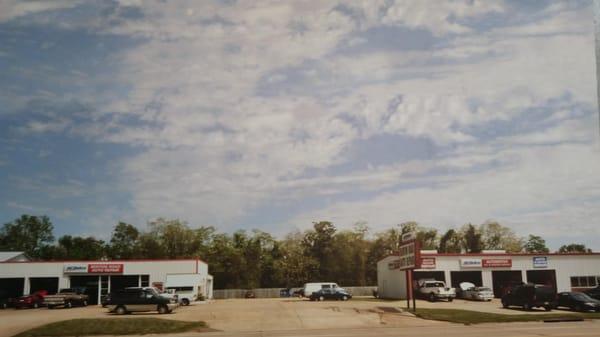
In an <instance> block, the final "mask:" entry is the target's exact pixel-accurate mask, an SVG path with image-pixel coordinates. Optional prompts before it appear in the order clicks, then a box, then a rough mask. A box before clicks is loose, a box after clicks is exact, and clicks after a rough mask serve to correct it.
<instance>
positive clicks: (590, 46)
mask: <svg viewBox="0 0 600 337" xmlns="http://www.w3.org/2000/svg"><path fill="white" fill-rule="evenodd" d="M593 31H594V27H593V17H592V10H591V2H589V1H565V2H557V1H548V2H546V1H477V0H475V1H449V2H441V1H412V2H411V1H387V0H386V1H368V2H358V1H356V2H355V1H343V2H340V1H319V2H315V1H308V2H303V1H295V2H277V1H248V2H246V1H213V2H210V1H202V2H199V1H189V2H163V1H136V0H128V1H103V2H89V1H81V2H79V1H53V2H47V1H39V2H38V1H25V2H24V1H12V0H8V1H3V2H2V3H0V102H1V103H2V104H0V175H1V176H2V179H0V216H1V220H2V221H10V220H12V219H13V218H15V217H17V216H19V215H20V214H22V213H28V214H47V215H48V216H50V217H51V219H52V220H53V222H54V224H55V227H56V233H57V234H58V235H61V234H66V233H70V234H82V235H95V236H98V237H102V238H106V237H107V236H108V235H109V233H110V230H111V228H112V227H113V226H114V225H115V224H116V222H118V221H127V222H131V223H134V224H136V225H138V226H140V227H142V228H143V227H144V226H145V224H146V222H147V221H149V220H151V219H153V218H155V217H159V216H162V217H167V218H180V219H183V220H186V221H188V222H189V223H190V225H192V226H200V225H213V226H216V227H217V228H218V229H219V230H222V231H233V230H235V229H240V228H241V229H253V228H258V229H262V230H266V231H269V232H272V233H275V234H276V235H284V234H285V233H287V232H290V231H292V230H295V229H300V230H303V229H306V228H308V227H310V225H311V222H312V221H317V220H331V221H333V222H334V223H335V224H336V225H337V226H338V227H340V228H350V227H352V225H353V224H354V223H356V222H359V221H360V222H363V221H364V222H367V223H368V225H369V226H370V227H371V228H372V230H373V231H381V230H385V229H387V228H391V227H392V226H394V225H396V224H398V223H401V222H404V221H409V220H414V221H417V222H419V223H421V224H423V225H424V226H431V227H435V228H438V229H439V230H445V229H447V228H450V227H455V226H461V225H463V224H464V223H467V222H471V223H476V224H479V223H483V222H485V221H488V220H496V221H499V222H500V223H502V224H505V225H508V226H510V227H512V228H513V229H514V230H515V231H516V232H517V233H518V234H519V235H523V236H526V235H528V234H530V233H533V234H541V235H542V236H544V237H545V238H546V239H547V240H548V242H549V243H550V245H551V246H552V247H553V248H557V247H558V246H559V245H560V244H561V243H570V242H583V243H585V244H587V245H589V246H591V247H593V248H595V249H600V239H599V238H600V226H599V223H598V219H600V188H599V187H600V176H599V175H598V174H597V172H600V153H599V152H600V148H599V142H598V113H597V100H596V96H595V92H596V79H595V58H594V36H593Z"/></svg>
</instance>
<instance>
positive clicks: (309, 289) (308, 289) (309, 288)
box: [302, 282, 339, 297]
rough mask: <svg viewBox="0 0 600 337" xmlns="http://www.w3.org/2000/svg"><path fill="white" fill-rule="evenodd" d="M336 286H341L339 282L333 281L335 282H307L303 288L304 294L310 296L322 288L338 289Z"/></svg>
mask: <svg viewBox="0 0 600 337" xmlns="http://www.w3.org/2000/svg"><path fill="white" fill-rule="evenodd" d="M336 288H339V286H338V285H337V283H333V282H314V283H305V284H304V287H303V290H302V296H305V297H310V295H311V294H312V293H313V292H315V291H319V290H321V289H336Z"/></svg>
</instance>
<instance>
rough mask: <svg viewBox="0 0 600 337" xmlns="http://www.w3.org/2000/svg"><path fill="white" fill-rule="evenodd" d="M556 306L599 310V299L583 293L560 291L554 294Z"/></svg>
mask: <svg viewBox="0 0 600 337" xmlns="http://www.w3.org/2000/svg"><path fill="white" fill-rule="evenodd" d="M556 307H557V308H559V307H562V308H569V309H571V310H575V311H596V312H600V301H599V300H596V299H593V298H591V297H590V296H588V295H586V294H584V293H575V292H562V293H559V294H558V295H557V296H556Z"/></svg>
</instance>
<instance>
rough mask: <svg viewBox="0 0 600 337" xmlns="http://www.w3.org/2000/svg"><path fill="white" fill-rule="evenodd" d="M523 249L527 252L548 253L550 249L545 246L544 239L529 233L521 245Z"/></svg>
mask: <svg viewBox="0 0 600 337" xmlns="http://www.w3.org/2000/svg"><path fill="white" fill-rule="evenodd" d="M523 249H524V250H525V251H526V252H527V253H548V252H550V250H549V249H548V247H546V240H544V239H542V237H541V236H537V235H532V234H530V235H529V238H528V239H527V242H525V245H524V246H523Z"/></svg>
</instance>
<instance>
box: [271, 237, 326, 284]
mask: <svg viewBox="0 0 600 337" xmlns="http://www.w3.org/2000/svg"><path fill="white" fill-rule="evenodd" d="M279 250H280V257H279V258H278V259H277V260H276V261H274V267H275V269H276V270H277V271H278V273H280V275H279V278H280V279H281V281H282V286H286V287H298V286H300V285H302V284H304V283H307V282H310V281H312V280H313V279H312V277H313V276H314V275H316V274H317V273H318V272H319V262H318V261H317V260H316V259H315V258H313V257H312V256H310V255H306V254H305V247H304V234H303V233H301V232H298V231H296V232H292V233H289V234H288V235H287V236H286V237H285V238H284V239H283V240H282V241H281V242H280V243H279Z"/></svg>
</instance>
